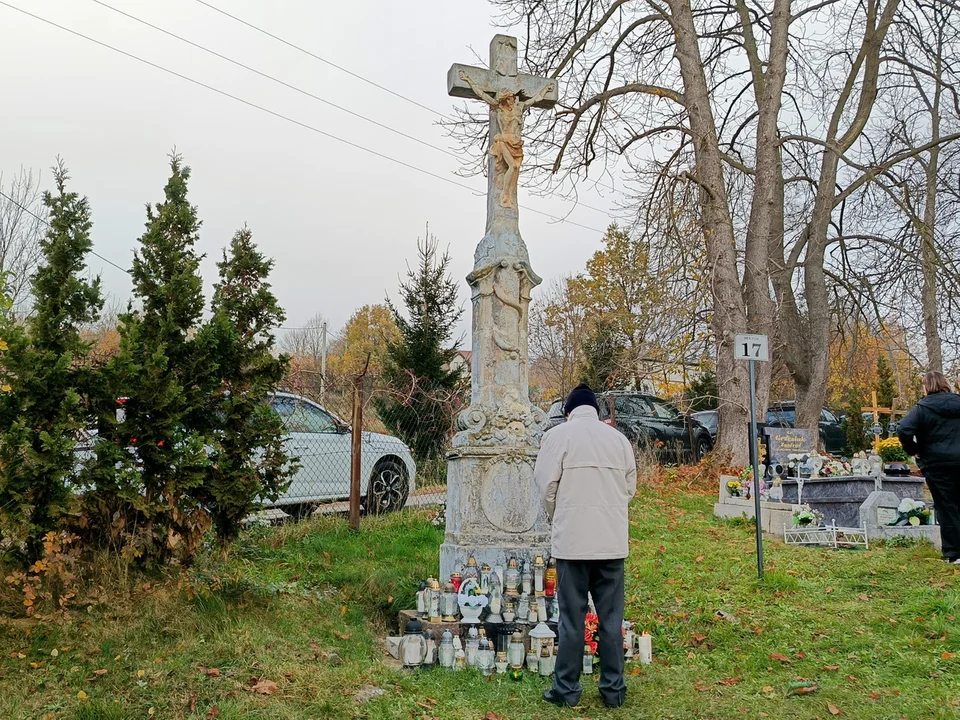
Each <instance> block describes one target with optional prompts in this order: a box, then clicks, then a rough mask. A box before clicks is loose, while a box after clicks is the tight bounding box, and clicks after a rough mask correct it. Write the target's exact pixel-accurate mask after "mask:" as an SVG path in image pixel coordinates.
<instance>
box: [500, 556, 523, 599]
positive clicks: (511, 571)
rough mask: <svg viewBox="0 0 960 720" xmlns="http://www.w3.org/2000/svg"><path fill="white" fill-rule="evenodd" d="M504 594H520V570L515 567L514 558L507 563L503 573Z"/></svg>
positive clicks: (515, 561) (515, 560)
mask: <svg viewBox="0 0 960 720" xmlns="http://www.w3.org/2000/svg"><path fill="white" fill-rule="evenodd" d="M504 592H505V593H507V594H508V595H510V594H517V593H519V592H520V569H519V568H518V567H517V559H516V558H515V557H512V558H510V560H509V561H508V562H507V570H506V572H505V573H504Z"/></svg>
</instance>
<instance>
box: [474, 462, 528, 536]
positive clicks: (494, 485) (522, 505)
mask: <svg viewBox="0 0 960 720" xmlns="http://www.w3.org/2000/svg"><path fill="white" fill-rule="evenodd" d="M480 505H481V507H482V508H483V513H484V515H486V516H487V520H489V521H490V522H491V524H492V525H493V526H494V527H497V528H499V529H501V530H505V531H506V532H512V533H521V532H526V531H527V530H530V529H531V528H532V527H533V525H534V523H536V521H537V515H538V514H539V513H540V498H539V495H538V493H537V488H536V485H535V484H534V481H533V468H532V467H531V466H530V464H529V463H525V462H509V461H506V460H498V461H496V462H494V463H492V464H491V465H490V466H489V467H488V468H487V469H486V472H485V473H484V478H483V484H482V490H481V492H480Z"/></svg>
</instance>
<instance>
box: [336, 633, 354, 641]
mask: <svg viewBox="0 0 960 720" xmlns="http://www.w3.org/2000/svg"><path fill="white" fill-rule="evenodd" d="M334 635H336V636H337V637H338V638H340V639H341V640H349V639H350V638H351V637H352V636H351V635H350V633H338V632H335V633H334Z"/></svg>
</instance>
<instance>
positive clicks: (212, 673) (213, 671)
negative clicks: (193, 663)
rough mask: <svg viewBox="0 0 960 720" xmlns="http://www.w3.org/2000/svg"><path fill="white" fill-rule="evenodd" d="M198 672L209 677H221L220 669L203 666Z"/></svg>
mask: <svg viewBox="0 0 960 720" xmlns="http://www.w3.org/2000/svg"><path fill="white" fill-rule="evenodd" d="M198 670H200V672H202V673H203V674H204V675H207V676H209V677H220V668H207V667H204V666H203V665H201V666H200V667H199V668H198Z"/></svg>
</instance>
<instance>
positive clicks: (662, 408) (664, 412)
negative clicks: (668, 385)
mask: <svg viewBox="0 0 960 720" xmlns="http://www.w3.org/2000/svg"><path fill="white" fill-rule="evenodd" d="M597 399H598V400H599V401H600V419H601V420H603V422H605V423H607V425H612V426H613V427H615V428H616V429H617V430H619V431H620V432H622V433H623V434H624V435H626V436H627V439H629V440H630V442H631V443H633V444H635V445H637V444H648V445H650V446H652V447H653V448H654V449H655V451H656V453H657V455H659V456H661V457H663V458H664V459H665V460H673V461H676V462H684V461H689V460H692V461H694V462H696V461H697V460H700V459H701V458H703V456H704V455H706V454H707V453H708V452H710V451H711V450H712V449H713V441H712V440H711V439H710V431H709V430H707V429H706V428H705V427H704V426H703V425H701V424H700V423H699V422H697V421H696V420H695V419H694V418H692V417H689V416H687V415H683V414H682V413H680V411H678V410H677V409H676V408H675V407H674V406H673V405H671V404H670V403H669V402H667V401H666V400H661V399H660V398H658V397H655V396H653V395H647V394H645V393H639V392H628V391H621V392H608V393H602V394H600V395H598V396H597Z"/></svg>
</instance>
